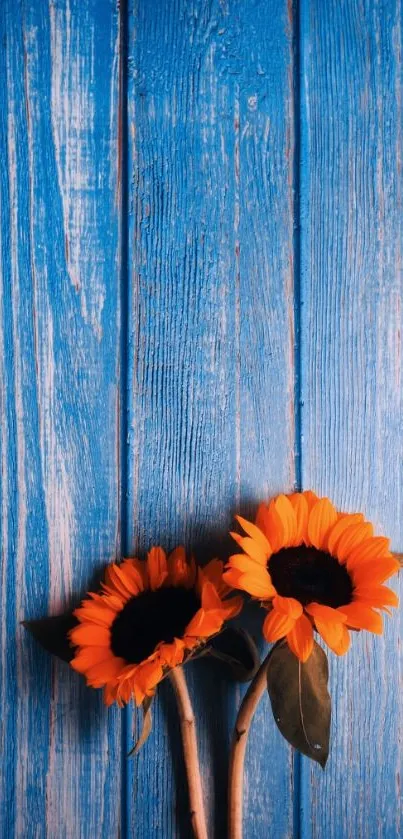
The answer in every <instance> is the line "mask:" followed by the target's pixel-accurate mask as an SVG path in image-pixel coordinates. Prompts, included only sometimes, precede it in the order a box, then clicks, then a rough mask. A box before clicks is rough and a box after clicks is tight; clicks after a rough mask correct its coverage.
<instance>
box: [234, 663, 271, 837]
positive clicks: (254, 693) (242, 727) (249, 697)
mask: <svg viewBox="0 0 403 839" xmlns="http://www.w3.org/2000/svg"><path fill="white" fill-rule="evenodd" d="M270 652H271V651H270ZM270 652H269V653H268V655H267V656H266V658H265V659H264V661H263V662H262V664H261V665H260V667H259V670H258V671H257V673H256V675H255V677H254V678H253V679H252V681H251V683H250V685H249V688H248V690H247V692H246V694H245V696H244V698H243V700H242V703H241V707H240V709H239V712H238V716H237V719H236V723H235V728H234V734H233V738H232V746H231V755H230V766H229V790H228V823H229V825H228V827H229V831H228V837H229V839H242V815H243V768H244V762H245V752H246V746H247V743H248V735H249V729H250V727H251V724H252V720H253V717H254V715H255V711H256V708H257V706H258V705H259V702H260V700H261V698H262V695H263V693H264V691H265V689H266V687H267V679H266V673H267V667H268V664H269V658H270Z"/></svg>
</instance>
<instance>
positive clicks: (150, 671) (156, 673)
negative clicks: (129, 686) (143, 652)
mask: <svg viewBox="0 0 403 839" xmlns="http://www.w3.org/2000/svg"><path fill="white" fill-rule="evenodd" d="M163 675H164V673H163V669H162V665H161V660H160V658H159V656H156V657H155V658H154V657H153V658H152V659H151V660H150V659H149V660H146V661H144V662H142V663H141V664H139V666H138V667H137V668H136V671H135V674H134V676H133V681H134V682H135V683H136V685H137V687H138V688H140V690H141V691H142V692H143V693H144V694H145V696H150V694H152V692H153V691H154V688H155V687H156V686H157V685H158V683H159V682H160V681H161V679H162V677H163Z"/></svg>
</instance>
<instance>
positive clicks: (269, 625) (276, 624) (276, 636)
mask: <svg viewBox="0 0 403 839" xmlns="http://www.w3.org/2000/svg"><path fill="white" fill-rule="evenodd" d="M294 624H295V618H293V617H291V615H286V614H282V613H280V612H277V611H276V610H275V609H273V610H272V611H271V612H269V614H268V615H266V617H265V619H264V622H263V628H262V632H263V635H264V637H265V638H266V641H269V642H270V643H274V642H275V641H279V640H280V638H284V636H285V635H287V632H290V630H291V629H292V628H293V626H294Z"/></svg>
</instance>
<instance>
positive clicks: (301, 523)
mask: <svg viewBox="0 0 403 839" xmlns="http://www.w3.org/2000/svg"><path fill="white" fill-rule="evenodd" d="M287 497H288V500H289V502H290V504H291V506H292V508H293V510H294V513H295V520H296V533H295V539H294V545H295V546H297V545H301V544H302V543H303V542H306V539H307V528H308V502H307V500H306V498H305V495H303V493H302V492H294V493H292V495H288V496H287Z"/></svg>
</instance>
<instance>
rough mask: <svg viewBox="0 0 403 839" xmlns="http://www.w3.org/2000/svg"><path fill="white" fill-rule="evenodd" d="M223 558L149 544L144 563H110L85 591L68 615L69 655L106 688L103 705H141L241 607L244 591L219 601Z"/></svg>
mask: <svg viewBox="0 0 403 839" xmlns="http://www.w3.org/2000/svg"><path fill="white" fill-rule="evenodd" d="M222 571H223V563H222V562H220V561H219V560H216V559H215V560H212V561H211V562H209V564H208V565H206V566H205V567H204V568H196V565H195V563H194V560H193V559H192V560H191V561H190V562H188V561H187V559H186V555H185V550H184V548H183V547H178V548H176V549H175V550H174V551H173V552H172V553H171V554H170V555H169V556H168V557H167V556H166V554H165V551H163V549H162V548H160V547H153V548H152V549H151V550H150V552H149V554H148V557H147V561H146V562H142V561H139V560H138V559H125V560H124V561H123V562H122V563H121V564H120V565H116V564H112V565H109V566H108V568H107V569H106V572H105V582H104V583H102V589H103V590H102V592H101V593H98V594H92V593H90V594H89V595H88V598H86V599H85V600H83V601H82V604H81V606H80V608H78V609H76V610H75V612H74V615H75V616H76V618H78V621H79V625H78V626H76V627H75V628H74V629H72V630H71V631H70V641H71V643H72V644H73V645H74V646H75V647H76V651H75V656H74V658H73V659H72V661H71V666H72V667H73V669H74V670H77V671H78V672H79V673H82V674H83V675H84V676H85V677H86V679H87V684H88V685H90V686H91V687H96V688H98V687H103V688H104V700H105V703H106V705H111V704H112V703H113V702H114V701H115V700H116V701H117V703H118V705H120V706H122V705H124V704H125V703H126V702H129V700H130V699H131V698H134V700H135V702H136V703H137V705H140V704H141V703H142V702H143V700H144V699H145V697H146V696H152V695H153V693H154V691H155V688H156V686H157V685H158V683H159V682H160V681H161V679H163V678H164V676H165V675H166V674H167V672H168V671H169V670H170V669H171V668H173V667H176V666H177V665H179V664H182V663H183V662H184V661H185V660H186V659H187V658H189V657H191V656H192V653H193V654H194V653H195V652H196V650H198V649H199V648H200V647H201V646H203V645H204V644H205V643H206V642H207V640H208V638H210V637H211V636H212V635H215V634H216V633H218V632H220V630H221V629H222V626H223V624H224V622H225V621H226V620H228V619H229V618H232V617H234V616H235V615H237V614H238V613H239V611H240V610H241V608H242V598H241V597H232V598H230V599H229V600H224V599H223V598H225V596H226V595H227V594H228V593H229V592H230V589H229V588H228V586H227V585H226V584H225V583H224V581H223V576H222Z"/></svg>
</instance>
